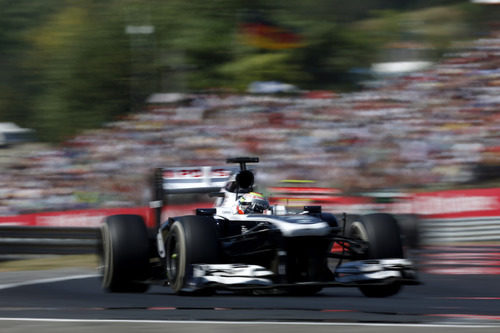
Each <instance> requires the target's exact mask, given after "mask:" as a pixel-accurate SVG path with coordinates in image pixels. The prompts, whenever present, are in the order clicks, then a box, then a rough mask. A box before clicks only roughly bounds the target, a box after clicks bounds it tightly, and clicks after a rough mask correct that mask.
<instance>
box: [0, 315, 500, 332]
mask: <svg viewBox="0 0 500 333" xmlns="http://www.w3.org/2000/svg"><path fill="white" fill-rule="evenodd" d="M0 321H25V322H50V323H97V324H99V323H111V324H183V325H185V324H196V325H235V326H251V325H269V326H290V325H293V326H297V325H299V326H369V327H370V326H371V327H431V328H445V327H446V328H478V329H480V328H499V327H500V325H490V324H485V325H480V324H477V325H471V324H464V325H460V324H431V323H430V324H405V323H401V324H397V323H355V322H352V323H348V322H346V323H332V322H292V321H291V322H274V321H210V320H207V321H204V320H192V321H191V320H123V319H118V320H116V319H59V318H2V317H0Z"/></svg>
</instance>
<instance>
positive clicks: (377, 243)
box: [348, 213, 403, 297]
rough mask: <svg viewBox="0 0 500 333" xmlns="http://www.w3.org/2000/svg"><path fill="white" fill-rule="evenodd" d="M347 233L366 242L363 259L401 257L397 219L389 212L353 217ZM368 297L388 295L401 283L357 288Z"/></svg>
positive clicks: (399, 286)
mask: <svg viewBox="0 0 500 333" xmlns="http://www.w3.org/2000/svg"><path fill="white" fill-rule="evenodd" d="M348 235H349V236H350V237H352V238H354V239H360V240H363V241H365V242H367V243H368V250H367V253H366V255H365V257H364V258H363V259H386V258H403V246H402V244H401V236H400V231H399V227H398V224H397V221H396V220H395V219H394V217H393V216H392V215H389V214H381V213H380V214H369V215H364V216H361V217H359V218H358V219H353V220H352V221H350V223H349V225H348ZM359 289H360V290H361V292H362V293H363V294H364V295H365V296H368V297H388V296H392V295H395V294H397V293H398V292H399V290H400V289H401V284H400V283H398V282H393V283H390V284H387V285H376V286H375V285H366V286H361V287H360V288H359Z"/></svg>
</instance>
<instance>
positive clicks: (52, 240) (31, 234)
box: [0, 226, 100, 255]
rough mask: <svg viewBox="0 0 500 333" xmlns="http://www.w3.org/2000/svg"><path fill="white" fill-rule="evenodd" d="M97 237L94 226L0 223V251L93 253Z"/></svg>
mask: <svg viewBox="0 0 500 333" xmlns="http://www.w3.org/2000/svg"><path fill="white" fill-rule="evenodd" d="M99 239H100V234H99V229H98V228H85V227H30V226H0V254H1V255H18V254H86V253H96V252H97V249H98V246H99Z"/></svg>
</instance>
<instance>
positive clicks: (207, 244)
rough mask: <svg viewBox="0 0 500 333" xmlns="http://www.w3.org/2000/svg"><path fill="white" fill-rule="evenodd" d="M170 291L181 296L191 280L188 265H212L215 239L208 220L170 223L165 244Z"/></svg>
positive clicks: (184, 219)
mask: <svg viewBox="0 0 500 333" xmlns="http://www.w3.org/2000/svg"><path fill="white" fill-rule="evenodd" d="M165 251H166V273H167V279H168V282H169V284H170V287H171V288H172V289H173V290H174V291H175V292H176V293H181V292H182V291H183V289H184V288H185V287H186V284H187V282H188V281H189V279H190V277H191V276H192V270H193V269H192V264H215V263H217V260H218V255H217V253H218V252H217V251H218V248H217V235H216V230H215V225H214V223H213V220H212V219H211V218H210V217H206V216H186V217H182V218H179V219H178V220H176V221H174V222H173V223H172V226H171V227H170V230H169V232H168V236H167V239H166V242H165Z"/></svg>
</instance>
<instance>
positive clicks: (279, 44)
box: [240, 18, 303, 50]
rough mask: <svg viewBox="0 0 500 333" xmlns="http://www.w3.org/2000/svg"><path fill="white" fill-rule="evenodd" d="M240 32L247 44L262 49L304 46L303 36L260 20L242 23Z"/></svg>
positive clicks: (255, 19)
mask: <svg viewBox="0 0 500 333" xmlns="http://www.w3.org/2000/svg"><path fill="white" fill-rule="evenodd" d="M240 32H241V35H242V37H243V40H244V42H245V43H246V44H248V45H251V46H254V47H256V48H260V49H267V50H282V49H293V48H298V47H302V46H303V42H302V38H301V36H300V35H299V34H297V33H295V32H294V31H292V29H289V28H285V27H282V26H279V25H277V24H275V23H273V22H270V21H268V20H264V19H260V18H254V19H252V20H247V21H246V22H243V23H241V24H240Z"/></svg>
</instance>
